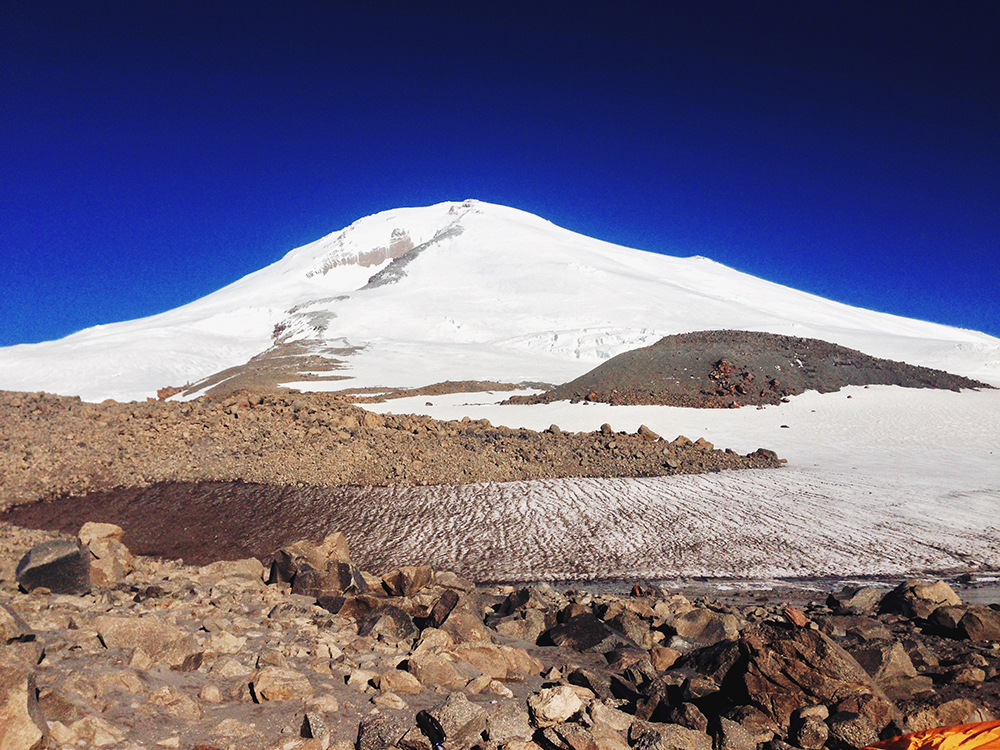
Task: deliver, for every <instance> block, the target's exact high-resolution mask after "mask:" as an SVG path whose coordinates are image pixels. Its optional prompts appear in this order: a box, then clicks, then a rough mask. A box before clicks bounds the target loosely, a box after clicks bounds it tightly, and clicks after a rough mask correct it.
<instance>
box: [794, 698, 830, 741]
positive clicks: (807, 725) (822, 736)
mask: <svg viewBox="0 0 1000 750" xmlns="http://www.w3.org/2000/svg"><path fill="white" fill-rule="evenodd" d="M823 708H824V711H825V710H826V707H825V706H824V707H823ZM825 719H826V717H825V716H824V717H823V718H820V717H819V716H814V715H805V716H802V715H798V716H793V717H792V724H791V727H790V729H789V732H788V739H789V740H791V741H792V742H793V743H794V744H795V745H796V746H797V747H801V748H804V750H820V749H821V748H822V747H823V746H824V745H825V744H826V741H827V740H828V739H829V737H830V728H829V727H828V726H827V725H826V720H825Z"/></svg>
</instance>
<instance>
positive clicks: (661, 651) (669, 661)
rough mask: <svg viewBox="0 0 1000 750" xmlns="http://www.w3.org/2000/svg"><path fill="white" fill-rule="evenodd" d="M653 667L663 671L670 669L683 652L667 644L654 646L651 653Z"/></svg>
mask: <svg viewBox="0 0 1000 750" xmlns="http://www.w3.org/2000/svg"><path fill="white" fill-rule="evenodd" d="M649 658H650V661H651V662H652V664H653V669H655V670H657V671H660V672H662V671H663V670H665V669H670V668H671V667H672V666H674V664H675V663H676V662H677V660H678V659H680V658H681V652H680V651H677V650H676V649H672V648H667V647H666V646H653V649H652V651H650V654H649Z"/></svg>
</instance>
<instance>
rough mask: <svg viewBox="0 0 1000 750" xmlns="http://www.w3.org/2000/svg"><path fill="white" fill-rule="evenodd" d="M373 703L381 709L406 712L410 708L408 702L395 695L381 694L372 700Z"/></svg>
mask: <svg viewBox="0 0 1000 750" xmlns="http://www.w3.org/2000/svg"><path fill="white" fill-rule="evenodd" d="M372 703H374V704H375V705H376V706H378V707H379V708H391V709H393V710H394V711H405V710H406V709H407V708H408V706H407V705H406V701H404V700H403V699H402V698H400V697H399V696H398V695H396V694H395V693H379V694H378V695H376V696H375V697H374V698H372Z"/></svg>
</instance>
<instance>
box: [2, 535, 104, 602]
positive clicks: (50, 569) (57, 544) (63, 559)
mask: <svg viewBox="0 0 1000 750" xmlns="http://www.w3.org/2000/svg"><path fill="white" fill-rule="evenodd" d="M90 559H91V556H90V553H89V552H88V551H87V550H86V548H84V547H81V546H80V545H79V544H78V543H77V542H75V541H66V540H56V541H53V542H43V543H42V544H39V545H38V546H37V547H33V548H32V549H31V550H29V551H28V553H27V554H26V555H25V556H24V557H22V558H21V561H20V562H19V563H18V564H17V570H16V571H15V576H16V578H17V582H18V584H19V585H20V586H21V588H22V589H24V590H25V591H29V592H30V591H33V590H35V589H36V588H46V589H48V590H49V591H51V592H52V593H53V594H86V593H87V592H88V591H90Z"/></svg>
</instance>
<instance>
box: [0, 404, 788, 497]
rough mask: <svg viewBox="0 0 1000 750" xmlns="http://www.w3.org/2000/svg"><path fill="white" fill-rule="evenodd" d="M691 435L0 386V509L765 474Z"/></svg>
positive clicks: (770, 459)
mask: <svg viewBox="0 0 1000 750" xmlns="http://www.w3.org/2000/svg"><path fill="white" fill-rule="evenodd" d="M780 463H781V462H780V461H779V459H778V457H777V456H776V455H775V454H774V453H773V452H772V451H768V450H758V451H756V452H754V453H751V454H749V455H747V456H740V455H737V454H736V453H734V452H733V451H730V450H717V449H715V448H714V446H713V445H712V444H711V443H708V442H707V441H705V440H704V439H701V438H699V439H698V440H696V441H693V442H692V441H690V440H688V439H687V438H684V437H679V438H677V439H675V440H673V441H671V442H667V441H665V440H663V439H661V438H660V437H659V436H658V435H656V434H654V433H652V432H651V431H650V430H648V429H645V428H642V429H640V430H639V432H638V433H636V434H625V433H620V432H614V431H612V430H611V428H610V427H609V426H607V425H605V426H604V428H602V430H601V431H600V432H593V433H569V432H564V431H562V430H560V429H559V428H558V427H557V426H555V425H553V426H552V427H551V428H550V429H548V430H546V431H545V432H534V431H531V430H525V429H509V428H506V427H494V426H493V425H491V424H490V423H489V422H488V421H487V420H468V419H467V418H466V419H463V420H462V421H452V422H442V421H438V420H434V419H431V418H429V417H422V416H408V415H393V414H386V415H381V414H376V413H374V412H369V411H365V410H364V409H362V408H360V407H358V406H355V405H354V404H352V403H351V400H350V398H349V397H345V396H341V395H336V394H323V393H310V394H280V393H279V394H276V393H255V394H251V393H240V394H236V395H233V396H230V397H228V398H225V399H221V400H217V399H212V398H199V399H196V400H194V401H188V402H183V403H178V402H173V401H152V402H145V403H117V402H114V401H106V402H104V403H101V404H92V403H86V402H82V401H80V400H79V399H78V398H70V397H62V396H52V395H48V394H39V393H16V392H9V391H0V508H5V507H10V506H12V505H18V504H23V503H29V502H34V501H36V500H39V499H42V498H52V497H57V496H61V495H82V494H84V493H88V492H94V491H98V490H107V489H111V488H115V487H143V486H148V485H151V484H153V483H156V482H201V481H212V482H235V481H245V482H256V483H260V484H269V485H284V486H290V485H297V486H303V485H311V486H318V487H338V486H344V485H354V486H364V485H377V486H386V485H397V484H402V485H420V484H467V483H471V482H486V481H489V482H505V481H512V480H519V479H541V478H552V477H616V476H661V475H668V474H687V473H697V472H705V471H718V470H722V469H741V468H773V467H776V466H779V465H780Z"/></svg>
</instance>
